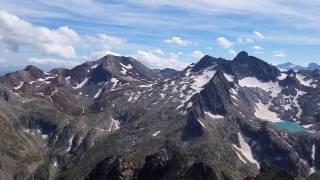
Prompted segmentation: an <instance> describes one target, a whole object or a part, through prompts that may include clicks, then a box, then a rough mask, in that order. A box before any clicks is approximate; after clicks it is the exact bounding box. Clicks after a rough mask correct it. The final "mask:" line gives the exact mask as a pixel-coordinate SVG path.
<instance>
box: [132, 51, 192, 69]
mask: <svg viewBox="0 0 320 180" xmlns="http://www.w3.org/2000/svg"><path fill="white" fill-rule="evenodd" d="M131 56H132V57H134V58H135V59H137V60H139V61H141V62H142V63H143V64H145V65H146V66H148V67H151V68H160V69H163V68H173V69H178V70H180V69H183V68H185V67H187V65H188V63H185V62H183V61H180V60H179V59H178V58H179V56H178V55H177V54H174V53H170V54H163V55H160V54H158V53H157V52H155V51H154V50H151V51H144V50H138V51H137V52H136V54H133V55H131Z"/></svg>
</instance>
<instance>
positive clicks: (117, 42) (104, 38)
mask: <svg viewBox="0 0 320 180" xmlns="http://www.w3.org/2000/svg"><path fill="white" fill-rule="evenodd" d="M82 40H83V42H82V43H84V45H85V44H87V43H88V44H89V46H96V45H98V46H100V48H102V49H114V48H118V47H122V46H124V45H125V44H126V43H127V40H126V39H124V38H120V37H116V36H111V35H107V34H97V35H96V36H84V37H83V38H82Z"/></svg>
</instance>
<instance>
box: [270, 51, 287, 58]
mask: <svg viewBox="0 0 320 180" xmlns="http://www.w3.org/2000/svg"><path fill="white" fill-rule="evenodd" d="M272 54H273V56H274V57H286V56H287V54H286V53H285V52H284V51H283V50H278V51H273V52H272Z"/></svg>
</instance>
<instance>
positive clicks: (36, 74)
mask: <svg viewBox="0 0 320 180" xmlns="http://www.w3.org/2000/svg"><path fill="white" fill-rule="evenodd" d="M24 71H27V72H29V73H30V74H31V75H32V76H33V77H35V78H41V77H42V76H43V71H42V70H41V69H39V68H37V67H36V66H33V65H29V66H27V67H26V68H25V69H24Z"/></svg>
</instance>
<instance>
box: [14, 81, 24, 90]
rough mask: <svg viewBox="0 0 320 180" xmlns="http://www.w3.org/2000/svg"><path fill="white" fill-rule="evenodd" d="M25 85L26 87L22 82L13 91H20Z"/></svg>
mask: <svg viewBox="0 0 320 180" xmlns="http://www.w3.org/2000/svg"><path fill="white" fill-rule="evenodd" d="M23 85H24V82H23V81H21V82H20V84H19V85H18V86H16V87H14V88H13V89H14V90H18V89H20V88H21V87H22V86H23Z"/></svg>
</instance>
